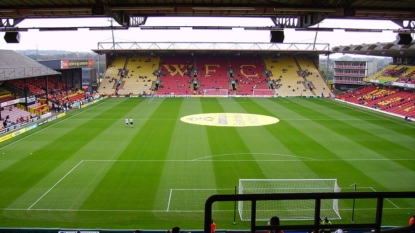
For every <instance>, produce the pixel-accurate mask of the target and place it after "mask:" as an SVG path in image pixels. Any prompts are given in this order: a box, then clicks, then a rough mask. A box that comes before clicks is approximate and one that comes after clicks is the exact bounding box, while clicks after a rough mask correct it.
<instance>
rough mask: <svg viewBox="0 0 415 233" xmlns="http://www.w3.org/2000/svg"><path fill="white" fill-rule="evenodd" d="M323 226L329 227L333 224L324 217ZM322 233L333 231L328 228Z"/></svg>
mask: <svg viewBox="0 0 415 233" xmlns="http://www.w3.org/2000/svg"><path fill="white" fill-rule="evenodd" d="M322 225H325V226H329V225H331V222H330V220H329V219H328V218H327V217H324V219H323V223H322ZM322 232H324V233H330V232H331V231H330V228H327V229H323V230H322Z"/></svg>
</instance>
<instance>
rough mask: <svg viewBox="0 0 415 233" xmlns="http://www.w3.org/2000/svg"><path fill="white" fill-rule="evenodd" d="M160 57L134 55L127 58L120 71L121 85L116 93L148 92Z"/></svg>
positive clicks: (153, 80)
mask: <svg viewBox="0 0 415 233" xmlns="http://www.w3.org/2000/svg"><path fill="white" fill-rule="evenodd" d="M159 64H160V57H158V56H134V57H129V58H128V59H127V63H126V66H125V70H123V71H121V77H120V80H121V81H122V87H121V88H120V89H119V90H118V94H120V95H126V94H149V93H150V92H151V91H152V90H151V89H152V84H153V82H155V81H156V80H157V76H155V75H154V74H155V71H157V70H158V68H159Z"/></svg>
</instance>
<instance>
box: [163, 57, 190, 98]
mask: <svg viewBox="0 0 415 233" xmlns="http://www.w3.org/2000/svg"><path fill="white" fill-rule="evenodd" d="M161 63H162V64H161V67H160V69H159V72H158V76H159V79H160V80H159V81H160V86H159V90H158V91H157V93H158V94H159V95H172V94H175V95H186V94H191V93H193V89H192V88H191V85H190V82H191V81H192V80H193V79H196V80H197V79H198V77H193V76H194V75H196V76H198V74H197V73H194V72H193V67H194V58H193V57H191V56H180V55H178V56H165V57H162V59H161Z"/></svg>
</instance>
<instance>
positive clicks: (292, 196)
mask: <svg viewBox="0 0 415 233" xmlns="http://www.w3.org/2000/svg"><path fill="white" fill-rule="evenodd" d="M386 198H415V192H414V191H407V192H342V193H273V194H217V195H212V196H210V197H209V198H208V199H207V200H206V202H205V220H204V233H210V223H211V219H212V205H213V203H214V202H228V201H251V232H252V233H255V232H256V231H257V230H279V229H281V228H283V229H284V230H304V229H308V230H310V229H312V230H314V232H319V229H320V228H321V225H320V207H321V200H323V199H377V204H376V214H375V215H376V216H375V222H374V223H364V224H332V225H330V228H348V229H352V228H354V229H357V228H371V229H373V230H374V232H376V233H379V232H381V226H382V211H383V201H384V199H386ZM264 200H315V210H314V224H312V225H289V226H257V225H256V220H255V219H256V202H257V201H264ZM270 217H271V216H270ZM411 227H412V229H414V228H415V226H411Z"/></svg>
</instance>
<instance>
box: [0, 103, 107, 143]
mask: <svg viewBox="0 0 415 233" xmlns="http://www.w3.org/2000/svg"><path fill="white" fill-rule="evenodd" d="M105 102H106V101H105ZM103 103H104V102H101V103H98V104H96V105H94V106H91V107H89V108H87V109H85V110H84V111H82V109H81V111H79V112H77V113H74V114H73V115H72V116H69V117H67V118H66V119H63V120H61V121H59V122H56V123H53V124H51V125H49V126H47V127H45V128H43V129H41V130H39V131H37V132H35V133H32V134H30V135H27V136H25V137H23V138H21V139H19V140H17V141H14V142H12V143H10V144H8V145H6V146H3V147H0V150H2V149H4V148H6V147H9V146H11V145H14V144H16V143H18V142H20V141H23V140H24V139H26V138H28V137H31V136H33V135H35V134H38V133H40V132H42V131H44V130H46V129H49V128H50V127H52V126H54V125H57V124H60V123H62V122H64V121H66V120H69V119H71V118H72V117H74V116H77V115H79V114H81V113H84V112H86V111H89V110H90V109H92V108H94V107H96V106H98V105H99V104H103ZM42 127H43V126H42Z"/></svg>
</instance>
